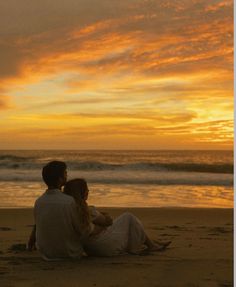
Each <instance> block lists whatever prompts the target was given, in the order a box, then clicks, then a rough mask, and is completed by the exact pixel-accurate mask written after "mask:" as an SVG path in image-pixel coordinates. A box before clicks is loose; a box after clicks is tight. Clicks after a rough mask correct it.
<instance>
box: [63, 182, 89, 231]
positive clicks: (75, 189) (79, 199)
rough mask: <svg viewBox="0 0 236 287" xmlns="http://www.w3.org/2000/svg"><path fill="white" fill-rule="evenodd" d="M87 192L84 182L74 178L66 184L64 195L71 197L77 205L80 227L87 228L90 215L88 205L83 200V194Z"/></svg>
mask: <svg viewBox="0 0 236 287" xmlns="http://www.w3.org/2000/svg"><path fill="white" fill-rule="evenodd" d="M86 191H88V186H87V182H86V180H84V179H83V178H75V179H72V180H69V181H67V182H66V184H65V186H64V193H65V194H68V195H70V196H72V197H73V198H74V200H75V202H76V204H77V209H78V215H79V219H80V220H81V224H82V227H85V228H86V227H88V225H89V224H90V222H91V221H90V215H89V208H88V204H87V202H86V200H85V194H86Z"/></svg>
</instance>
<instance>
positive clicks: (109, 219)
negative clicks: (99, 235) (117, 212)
mask: <svg viewBox="0 0 236 287" xmlns="http://www.w3.org/2000/svg"><path fill="white" fill-rule="evenodd" d="M101 214H102V215H103V216H104V217H105V224H106V226H110V225H112V223H113V219H112V217H111V216H110V215H109V214H108V213H106V212H101Z"/></svg>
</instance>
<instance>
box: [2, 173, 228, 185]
mask: <svg viewBox="0 0 236 287" xmlns="http://www.w3.org/2000/svg"><path fill="white" fill-rule="evenodd" d="M72 178H85V179H86V180H87V181H88V182H89V183H103V184H159V185H212V186H233V175H231V174H222V175H221V176H219V175H218V174H215V173H199V172H192V173H189V172H172V171H159V172H155V171H136V172H134V171H125V172H124V171H104V170H103V171H97V172H94V171H93V172H91V171H84V170H83V171H80V170H76V171H75V170H70V171H69V178H68V179H72ZM0 181H5V182H30V181H32V182H41V183H43V181H42V177H41V172H40V171H37V170H15V171H14V172H9V170H2V171H1V172H0Z"/></svg>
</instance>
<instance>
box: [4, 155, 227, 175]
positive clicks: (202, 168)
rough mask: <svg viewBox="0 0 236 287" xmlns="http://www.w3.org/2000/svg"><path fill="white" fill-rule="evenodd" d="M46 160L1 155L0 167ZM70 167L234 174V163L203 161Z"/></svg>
mask: <svg viewBox="0 0 236 287" xmlns="http://www.w3.org/2000/svg"><path fill="white" fill-rule="evenodd" d="M44 164H45V162H42V160H41V159H33V158H31V159H30V158H24V157H16V156H8V155H6V156H0V169H6V168H7V169H19V170H21V169H30V170H41V169H42V167H43V166H44ZM67 165H68V169H70V170H80V171H83V170H84V171H157V172H158V171H185V172H203V173H204V172H206V173H222V174H223V173H226V174H227V173H228V174H233V164H224V163H223V164H202V163H185V162H183V163H162V162H154V163H151V162H136V163H125V164H121V163H105V162H99V161H82V162H79V161H68V162H67Z"/></svg>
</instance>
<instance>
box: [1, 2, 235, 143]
mask: <svg viewBox="0 0 236 287" xmlns="http://www.w3.org/2000/svg"><path fill="white" fill-rule="evenodd" d="M9 19H14V21H12V20H9ZM0 33H1V39H0V47H1V48H0V60H1V65H0V110H1V122H2V126H1V144H0V149H232V147H233V1H231V0H230V1H228V0H181V1H178V0H176V1H175V0H172V1H161V0H155V1H152V0H140V1H139V0H138V1H131V0H129V1H106V0H101V1H94V0H93V1H91V0H87V1H82V0H79V1H74V0H67V1H65V0H64V1H63V0H58V1H49V0H48V1H47V0H44V1H31V2H30V5H29V2H28V1H13V0H10V1H1V3H0Z"/></svg>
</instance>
